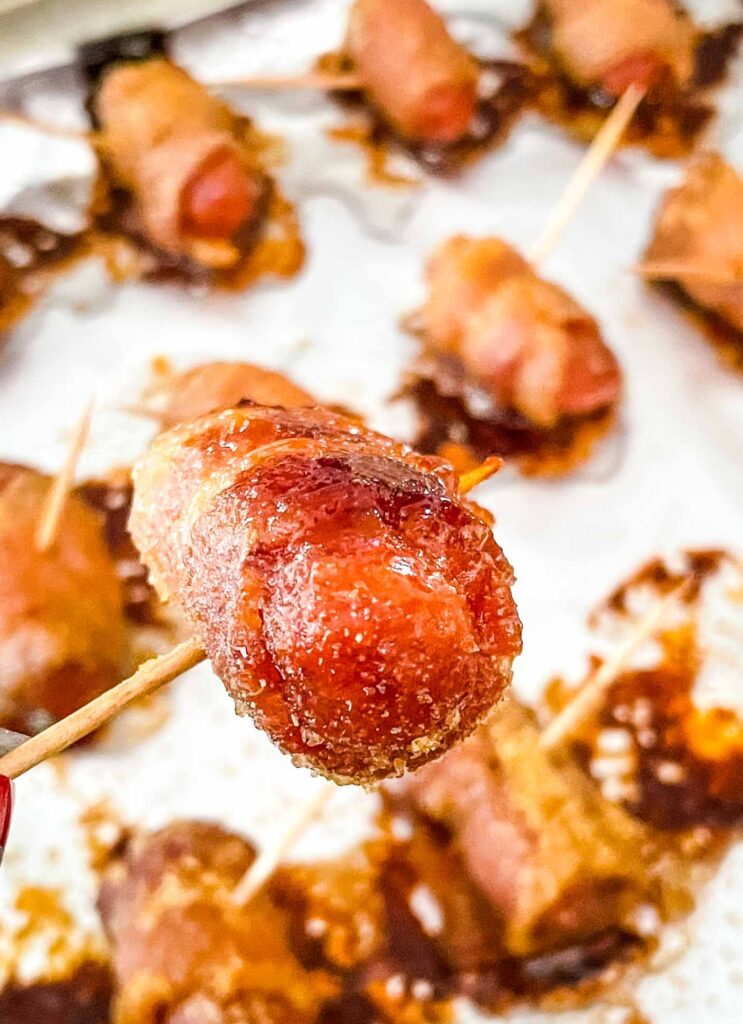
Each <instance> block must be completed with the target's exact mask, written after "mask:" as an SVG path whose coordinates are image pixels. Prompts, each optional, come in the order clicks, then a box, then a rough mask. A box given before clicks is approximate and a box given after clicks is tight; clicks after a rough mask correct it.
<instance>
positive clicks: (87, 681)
mask: <svg viewBox="0 0 743 1024" xmlns="http://www.w3.org/2000/svg"><path fill="white" fill-rule="evenodd" d="M50 484H51V481H50V479H49V478H48V477H46V476H43V475H42V474H41V473H38V472H36V471H35V470H32V469H27V468H25V467H21V466H11V465H7V464H0V726H2V727H4V728H8V729H14V730H18V731H20V732H26V733H29V732H37V731H38V730H40V729H42V728H44V727H45V726H47V725H49V724H50V723H51V722H53V721H56V720H57V719H59V718H63V717H64V716H65V715H67V714H69V713H70V712H72V711H74V710H76V709H77V708H79V707H81V706H82V705H83V704H85V703H87V702H88V701H89V700H92V699H93V697H97V696H98V694H100V693H102V692H103V691H104V690H107V689H108V688H109V687H110V686H113V685H114V683H116V682H118V680H119V679H120V678H121V672H122V667H123V664H122V663H123V659H124V646H125V637H124V618H123V611H122V596H121V588H120V584H119V580H118V579H117V575H116V568H115V566H114V563H113V561H112V559H111V557H110V555H109V552H108V549H107V547H106V543H105V539H104V535H103V529H102V524H101V522H100V520H99V519H98V517H97V516H96V514H95V513H94V512H93V511H92V510H91V509H90V508H88V506H87V505H86V504H85V503H84V502H83V501H81V500H80V499H79V498H78V497H75V496H74V495H73V496H70V497H68V498H67V500H66V502H65V506H64V509H63V512H62V515H61V520H60V523H59V527H58V531H57V536H56V539H55V542H54V544H53V546H52V547H51V548H50V549H49V550H48V551H40V550H39V548H38V546H37V543H36V532H37V530H38V526H39V521H40V517H41V515H42V511H43V507H44V500H45V498H46V494H47V491H48V489H49V487H50Z"/></svg>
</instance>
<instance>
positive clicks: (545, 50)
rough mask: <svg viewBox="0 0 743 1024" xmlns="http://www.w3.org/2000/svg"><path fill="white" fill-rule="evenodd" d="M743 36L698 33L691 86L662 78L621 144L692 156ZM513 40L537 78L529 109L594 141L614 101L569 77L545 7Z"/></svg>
mask: <svg viewBox="0 0 743 1024" xmlns="http://www.w3.org/2000/svg"><path fill="white" fill-rule="evenodd" d="M742 35H743V24H731V25H725V26H723V27H722V28H718V29H715V30H714V31H711V32H701V31H700V32H699V33H698V39H697V46H696V53H695V69H694V73H693V75H692V78H691V81H690V82H689V84H688V85H686V86H683V87H680V86H679V85H678V84H677V83H676V82H675V81H674V80H673V79H672V76H671V75H670V74H669V75H668V76H664V77H663V78H661V79H660V80H659V81H658V82H657V83H656V84H655V85H654V86H653V87H652V89H651V90H650V92H649V93H648V95H647V96H646V98H645V99H644V100H643V101H642V103H641V104H640V106H639V107H638V109H637V111H636V113H635V115H634V117H633V118H632V121H631V123H630V125H629V126H628V127H627V128H626V129H625V132H624V135H623V138H622V142H621V144H622V145H629V146H632V145H642V146H645V147H646V148H647V149H648V150H649V151H650V152H651V153H653V154H654V155H655V156H657V157H660V158H662V159H663V158H668V159H675V158H679V157H683V156H685V155H687V154H688V153H690V152H691V150H692V149H693V147H694V144H695V142H696V140H697V139H698V137H699V135H700V133H701V132H702V130H703V129H704V128H705V127H706V126H707V124H708V122H709V121H710V119H711V118H712V116H713V115H714V113H715V108H714V105H713V103H712V101H711V99H710V98H709V96H708V95H707V92H708V91H709V90H711V89H713V88H714V87H715V86H718V85H720V84H721V83H722V82H723V81H724V78H725V75H726V72H727V68H728V65H729V63H730V61H731V59H732V58H733V57H734V55H735V52H736V50H737V47H738V44H739V42H740V39H741V36H742ZM514 38H515V40H516V42H517V43H519V44H520V46H521V47H522V48H523V50H524V52H525V54H526V56H527V59H528V61H529V65H530V69H531V72H532V75H533V79H532V81H533V84H534V88H533V93H532V96H531V101H530V102H531V105H532V106H533V107H534V108H535V109H536V110H537V111H538V112H539V113H540V114H542V115H543V116H544V117H546V118H548V119H549V120H551V121H554V122H556V123H557V124H559V125H560V126H561V127H563V128H565V129H567V130H568V131H569V132H570V133H571V134H572V135H574V136H577V137H578V138H579V139H580V140H581V141H584V142H589V141H590V140H591V139H593V137H594V136H595V135H596V133H597V132H598V130H599V129H600V128H601V126H602V124H603V123H604V121H605V120H606V117H607V115H608V114H609V113H610V112H611V109H612V107H613V106H614V104H615V102H616V97H614V96H612V95H610V94H609V93H606V92H604V91H603V90H602V89H600V88H595V89H589V88H584V87H583V86H580V85H578V84H576V83H575V82H574V81H573V80H572V79H571V78H570V77H569V76H568V75H567V74H566V73H565V71H564V70H563V69H562V67H561V66H560V63H559V61H558V59H557V57H556V55H555V54H554V52H553V50H552V47H551V20H550V16H549V14H548V12H547V11H546V10H545V8H544V7H543V6H541V5H540V6H539V7H538V8H537V11H536V13H535V15H534V17H533V18H532V20H531V21H530V22H529V24H528V25H527V26H526V27H525V28H523V29H521V30H519V31H518V32H516V33H515V34H514Z"/></svg>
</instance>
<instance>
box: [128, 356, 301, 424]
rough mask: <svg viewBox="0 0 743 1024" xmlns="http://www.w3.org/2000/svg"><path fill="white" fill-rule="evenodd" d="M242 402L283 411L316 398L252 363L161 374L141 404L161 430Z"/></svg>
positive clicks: (229, 364)
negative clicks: (154, 418) (155, 420)
mask: <svg viewBox="0 0 743 1024" xmlns="http://www.w3.org/2000/svg"><path fill="white" fill-rule="evenodd" d="M243 400H249V401H251V402H256V403H257V404H258V405H281V406H283V407H284V408H285V409H294V408H300V407H302V406H310V405H316V404H317V403H316V401H315V399H314V398H313V397H312V395H310V394H309V393H308V392H307V391H304V390H303V389H302V388H300V387H299V386H298V385H297V384H295V383H294V382H293V381H291V380H289V378H288V377H285V376H284V375H283V374H282V373H276V372H275V371H273V370H266V369H264V368H263V367H262V366H256V365H255V364H254V363H240V362H232V363H229V362H215V363H203V364H202V365H201V366H194V367H193V368H192V369H190V370H185V371H184V372H183V373H174V372H172V371H169V370H168V371H166V372H165V373H163V374H160V375H159V376H158V378H157V379H156V380H155V382H154V383H153V385H152V386H151V387H150V388H148V389H147V391H146V392H145V394H144V404H145V406H146V408H147V410H148V412H151V413H152V414H153V415H155V416H157V418H158V419H159V420H160V422H161V424H162V426H163V428H168V427H174V426H176V424H178V423H186V422H188V421H189V420H194V419H196V418H197V416H205V415H206V414H207V413H210V412H217V411H219V410H221V409H229V408H231V407H232V406H235V405H238V404H239V403H240V402H241V401H243Z"/></svg>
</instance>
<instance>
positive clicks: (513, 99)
mask: <svg viewBox="0 0 743 1024" xmlns="http://www.w3.org/2000/svg"><path fill="white" fill-rule="evenodd" d="M477 62H478V64H479V66H480V72H481V77H482V78H483V80H486V79H487V78H488V77H491V76H492V77H493V78H494V81H495V84H494V86H493V88H492V89H491V90H488V91H487V92H486V93H485V94H484V95H481V96H480V98H479V100H478V104H477V110H476V113H475V117H474V120H473V127H472V129H471V130H470V132H469V133H468V134H467V135H465V136H464V137H463V138H462V139H458V140H457V141H456V142H450V143H427V142H419V141H416V140H411V139H407V138H405V137H404V136H402V135H400V133H399V132H397V131H396V130H395V128H394V127H392V125H390V124H389V123H388V122H387V121H386V120H385V118H384V116H383V115H382V114H381V112H380V111H379V110H378V109H377V108H376V107H375V106H374V105H373V104H371V103H370V102H369V100H368V99H367V97H366V95H365V93H364V92H363V91H361V90H359V91H358V92H334V93H332V94H331V95H333V97H334V98H335V99H336V100H337V101H338V103H340V104H341V106H343V107H344V108H345V109H347V110H349V111H352V112H355V113H360V114H361V115H362V120H360V121H359V122H354V123H353V124H351V125H344V126H343V127H341V128H333V129H331V130H330V133H329V134H330V136H331V138H334V139H338V140H340V141H344V142H354V143H357V144H359V145H361V146H362V147H363V149H364V150H365V151H366V154H367V160H368V163H367V173H368V176H369V179H370V181H372V182H374V183H375V184H378V185H392V186H395V185H408V184H415V182H411V181H410V179H408V178H405V177H404V176H401V175H399V174H396V173H395V172H393V171H391V170H390V168H389V161H390V157H391V153H392V151H395V150H396V151H402V152H404V153H406V154H407V155H408V156H410V157H412V158H413V159H414V160H415V161H416V163H418V164H420V166H421V167H423V168H424V169H425V170H427V171H430V172H431V173H433V174H440V175H444V176H445V175H454V174H457V173H458V172H459V171H461V170H462V169H463V168H464V167H465V166H466V165H467V164H469V163H471V162H472V161H474V160H476V159H478V158H479V157H480V156H482V155H483V154H485V153H486V152H488V151H490V150H492V149H494V148H495V147H497V146H499V145H501V144H502V143H503V142H505V141H506V139H507V137H508V134H509V132H510V130H511V128H512V126H513V124H514V122H515V120H516V118H517V116H518V114H519V112H520V111H521V110H522V108H523V107H524V106H525V105H526V103H527V101H528V99H529V96H530V95H531V91H532V88H533V85H532V81H531V74H530V72H529V71H528V70H527V69H526V68H525V67H524V66H523V65H521V64H516V63H514V62H513V61H505V60H480V59H478V61H477ZM316 68H317V70H318V71H319V72H322V73H325V74H331V75H343V74H349V73H352V72H353V70H354V68H353V62H352V61H351V60H350V59H349V58H348V57H347V56H346V55H345V54H343V53H342V52H333V53H327V54H325V55H324V56H322V57H321V58H320V59H319V60H318V61H317V63H316Z"/></svg>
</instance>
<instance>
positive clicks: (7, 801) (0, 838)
mask: <svg viewBox="0 0 743 1024" xmlns="http://www.w3.org/2000/svg"><path fill="white" fill-rule="evenodd" d="M12 811H13V783H12V782H11V780H10V779H9V778H8V777H7V776H6V775H0V861H2V859H3V852H4V850H5V845H6V843H7V839H8V832H9V831H10V816H11V813H12Z"/></svg>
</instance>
